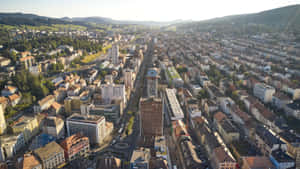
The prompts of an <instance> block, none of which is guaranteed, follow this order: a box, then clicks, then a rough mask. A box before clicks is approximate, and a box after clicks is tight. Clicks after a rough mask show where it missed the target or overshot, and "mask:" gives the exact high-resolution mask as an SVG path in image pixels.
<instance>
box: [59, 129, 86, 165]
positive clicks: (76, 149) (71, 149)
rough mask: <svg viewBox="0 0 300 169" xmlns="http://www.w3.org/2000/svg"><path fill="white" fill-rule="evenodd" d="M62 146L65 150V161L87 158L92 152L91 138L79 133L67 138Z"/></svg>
mask: <svg viewBox="0 0 300 169" xmlns="http://www.w3.org/2000/svg"><path fill="white" fill-rule="evenodd" d="M60 145H61V147H62V148H63V149H64V153H65V159H66V160H68V161H72V160H74V159H76V158H77V157H79V156H83V157H86V156H87V155H88V153H89V150H90V143H89V138H88V137H84V136H82V135H81V134H79V133H77V134H74V135H72V136H70V137H67V138H66V139H65V140H64V141H63V142H62V143H61V144H60Z"/></svg>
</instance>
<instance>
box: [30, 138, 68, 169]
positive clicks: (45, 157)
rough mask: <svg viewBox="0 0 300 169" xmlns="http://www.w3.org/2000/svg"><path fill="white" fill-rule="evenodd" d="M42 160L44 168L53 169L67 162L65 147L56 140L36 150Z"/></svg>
mask: <svg viewBox="0 0 300 169" xmlns="http://www.w3.org/2000/svg"><path fill="white" fill-rule="evenodd" d="M34 153H35V154H36V155H37V156H38V158H39V159H40V161H41V162H42V165H43V169H52V168H56V167H59V166H60V165H63V164H64V163H65V156H64V149H63V148H62V147H60V145H59V144H57V143H56V142H55V141H53V142H51V143H49V144H47V145H46V146H44V147H41V148H39V149H37V150H35V151H34Z"/></svg>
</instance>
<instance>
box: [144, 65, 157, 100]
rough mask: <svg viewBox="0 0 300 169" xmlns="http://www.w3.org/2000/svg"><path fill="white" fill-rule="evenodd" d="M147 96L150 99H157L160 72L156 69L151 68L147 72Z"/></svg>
mask: <svg viewBox="0 0 300 169" xmlns="http://www.w3.org/2000/svg"><path fill="white" fill-rule="evenodd" d="M146 78H147V95H148V97H151V96H154V97H157V87H158V78H159V76H158V71H157V69H156V68H151V69H149V70H148V72H147V76H146Z"/></svg>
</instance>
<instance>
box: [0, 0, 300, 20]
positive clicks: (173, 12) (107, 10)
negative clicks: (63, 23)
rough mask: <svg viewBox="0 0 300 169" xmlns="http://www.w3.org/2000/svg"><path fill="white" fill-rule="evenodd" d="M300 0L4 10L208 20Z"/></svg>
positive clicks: (57, 1) (92, 2)
mask: <svg viewBox="0 0 300 169" xmlns="http://www.w3.org/2000/svg"><path fill="white" fill-rule="evenodd" d="M293 4H300V0H0V12H23V13H32V14H38V15H41V16H48V17H87V16H101V17H109V18H112V19H117V20H139V21H141V20H143V21H145V20H147V21H173V20H177V19H183V20H195V21H198V20H205V19H211V18H215V17H222V16H227V15H235V14H246V13H255V12H260V11H264V10H268V9H273V8H278V7H283V6H287V5H293Z"/></svg>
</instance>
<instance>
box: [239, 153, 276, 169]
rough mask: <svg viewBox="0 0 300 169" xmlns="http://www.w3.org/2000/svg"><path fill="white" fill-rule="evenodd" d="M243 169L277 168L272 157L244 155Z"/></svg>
mask: <svg viewBox="0 0 300 169" xmlns="http://www.w3.org/2000/svg"><path fill="white" fill-rule="evenodd" d="M242 169H276V167H275V166H274V165H273V164H272V162H271V161H270V159H269V158H268V157H265V156H250V157H243V166H242Z"/></svg>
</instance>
